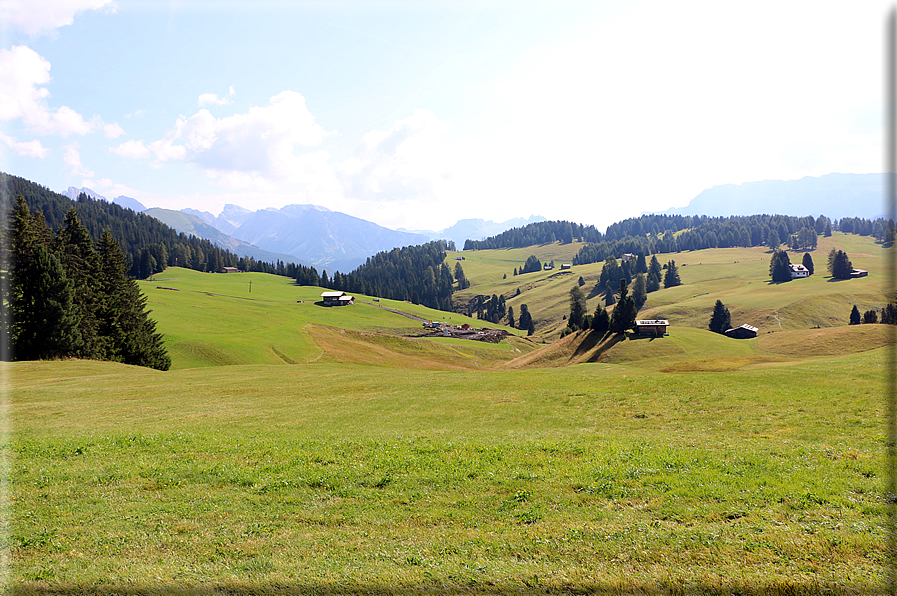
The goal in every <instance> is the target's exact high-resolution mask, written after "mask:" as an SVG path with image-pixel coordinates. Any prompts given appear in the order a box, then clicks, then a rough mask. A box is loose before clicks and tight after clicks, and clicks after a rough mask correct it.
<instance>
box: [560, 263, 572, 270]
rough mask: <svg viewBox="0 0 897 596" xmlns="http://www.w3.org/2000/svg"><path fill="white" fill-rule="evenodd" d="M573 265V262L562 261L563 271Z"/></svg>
mask: <svg viewBox="0 0 897 596" xmlns="http://www.w3.org/2000/svg"><path fill="white" fill-rule="evenodd" d="M571 267H573V264H572V263H561V271H563V270H564V269H570V268H571Z"/></svg>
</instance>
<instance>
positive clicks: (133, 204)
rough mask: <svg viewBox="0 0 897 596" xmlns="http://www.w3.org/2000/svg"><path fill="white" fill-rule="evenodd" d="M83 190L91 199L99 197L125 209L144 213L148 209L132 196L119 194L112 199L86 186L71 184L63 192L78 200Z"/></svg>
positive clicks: (64, 194)
mask: <svg viewBox="0 0 897 596" xmlns="http://www.w3.org/2000/svg"><path fill="white" fill-rule="evenodd" d="M82 192H83V193H84V194H86V195H87V196H88V197H90V198H91V199H99V200H103V201H108V202H110V203H115V204H116V205H121V206H122V207H124V208H125V209H130V210H131V211H134V212H136V213H142V212H144V211H146V207H145V206H144V205H143V203H141V202H140V201H138V200H137V199H132V198H131V197H126V196H125V195H119V196H117V197H115V198H114V199H112V200H111V201H110V200H109V199H107V198H106V197H104V196H102V195H100V194H98V193H96V192H94V191H93V190H91V189H89V188H87V187H86V186H82V187H81V188H75V187H74V186H69V187H68V189H66V191H65V192H64V193H62V195H63V196H66V197H68V198H70V199H71V200H73V201H76V200H78V195H80V194H81V193H82Z"/></svg>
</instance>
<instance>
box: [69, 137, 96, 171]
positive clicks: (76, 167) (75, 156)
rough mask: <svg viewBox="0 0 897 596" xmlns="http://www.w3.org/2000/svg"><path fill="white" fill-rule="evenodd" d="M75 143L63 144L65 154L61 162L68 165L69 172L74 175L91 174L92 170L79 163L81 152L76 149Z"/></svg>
mask: <svg viewBox="0 0 897 596" xmlns="http://www.w3.org/2000/svg"><path fill="white" fill-rule="evenodd" d="M78 149H79V147H78V144H77V143H72V144H71V145H66V146H65V156H64V157H63V158H62V161H63V163H64V164H65V165H66V166H68V168H69V173H70V174H72V175H75V176H93V172H92V171H90V170H88V169H87V168H85V167H84V166H83V165H82V164H81V153H80V152H79V151H78Z"/></svg>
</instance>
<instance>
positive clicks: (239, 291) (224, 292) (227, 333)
mask: <svg viewBox="0 0 897 596" xmlns="http://www.w3.org/2000/svg"><path fill="white" fill-rule="evenodd" d="M250 282H252V288H251V292H250ZM140 284H141V289H142V291H143V292H144V294H145V295H146V296H147V300H148V307H149V308H150V310H151V311H152V315H151V316H152V317H153V318H154V319H155V320H156V321H157V329H158V331H160V332H161V333H162V334H163V336H164V341H165V346H166V348H167V349H168V351H169V353H170V354H171V357H172V368H174V369H181V368H194V367H206V366H226V365H245V364H304V363H309V362H314V361H317V360H318V359H319V358H320V357H321V356H322V354H323V351H322V349H321V348H320V346H318V345H317V344H316V343H315V341H314V340H313V339H312V335H311V333H310V331H309V329H308V328H307V327H308V325H309V324H317V325H326V326H330V327H335V328H340V329H348V330H352V331H361V332H376V333H377V334H379V335H402V334H409V333H420V331H421V329H422V327H421V323H420V322H419V321H415V320H413V319H410V318H407V317H405V316H402V315H400V314H396V313H394V312H391V311H389V310H387V309H393V310H399V311H401V312H405V313H409V314H412V315H416V316H418V317H421V318H423V319H426V320H438V321H446V322H449V323H452V324H456V325H460V324H462V323H465V322H469V323H474V324H476V326H478V327H501V326H500V325H492V324H488V323H485V322H482V321H476V322H474V321H471V320H470V319H469V318H468V317H465V316H462V315H459V314H454V313H446V312H442V311H436V310H432V309H429V308H426V307H423V306H419V305H414V304H410V303H407V302H399V301H395V300H386V299H382V300H377V301H374V299H373V298H371V297H367V296H363V295H358V296H356V304H354V305H352V306H347V307H338V308H330V307H326V306H322V305H321V304H320V303H319V300H320V295H321V292H322V291H323V290H322V288H317V287H303V286H296V285H295V284H293V283H292V280H290V279H289V278H285V277H279V276H275V275H269V274H264V273H240V274H214V273H199V272H196V271H191V270H187V269H180V268H169V269H167V270H166V271H165V272H164V273H162V274H159V275H157V276H156V278H155V279H154V280H151V281H144V282H140ZM509 331H510V330H509ZM514 332H515V333H519V332H517V331H514ZM477 343H478V342H477ZM468 344H471V345H461V346H459V347H458V348H457V350H460V351H461V352H463V353H465V354H468V355H469V356H471V357H475V356H476V354H480V353H482V350H483V346H482V345H480V346H476V345H474V344H475V342H468ZM421 345H425V344H421ZM505 345H507V344H505ZM521 345H522V347H523V348H525V347H526V344H521ZM434 349H435V348H434ZM457 350H456V351H457ZM435 351H436V352H437V353H438V352H439V350H438V349H435Z"/></svg>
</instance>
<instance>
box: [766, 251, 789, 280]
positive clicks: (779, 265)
mask: <svg viewBox="0 0 897 596" xmlns="http://www.w3.org/2000/svg"><path fill="white" fill-rule="evenodd" d="M769 275H770V277H772V281H776V282H780V281H791V259H789V258H788V253H787V252H785V251H784V250H777V251H775V252H774V253H772V258H771V259H770V260H769Z"/></svg>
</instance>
